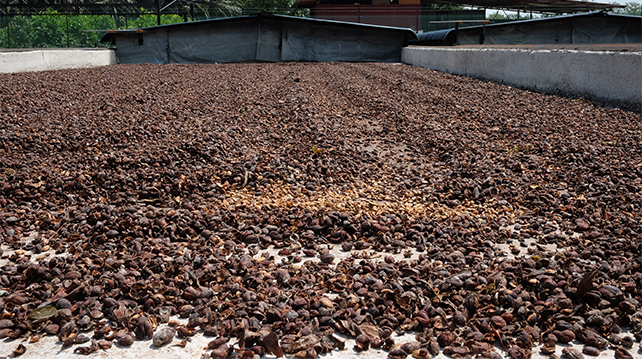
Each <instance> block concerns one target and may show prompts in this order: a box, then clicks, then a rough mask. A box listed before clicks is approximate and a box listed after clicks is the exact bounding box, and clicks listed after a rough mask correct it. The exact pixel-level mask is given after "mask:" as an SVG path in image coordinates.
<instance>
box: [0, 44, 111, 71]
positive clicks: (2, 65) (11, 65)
mask: <svg viewBox="0 0 642 359" xmlns="http://www.w3.org/2000/svg"><path fill="white" fill-rule="evenodd" d="M115 64H116V52H115V51H114V50H110V49H42V50H40V49H29V50H4V51H0V73H14V72H26V71H47V70H62V69H76V68H83V67H98V66H107V65H115Z"/></svg>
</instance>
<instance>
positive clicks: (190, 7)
mask: <svg viewBox="0 0 642 359" xmlns="http://www.w3.org/2000/svg"><path fill="white" fill-rule="evenodd" d="M189 14H190V15H191V16H192V21H194V20H196V18H195V16H194V3H190V4H189Z"/></svg>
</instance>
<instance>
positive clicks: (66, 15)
mask: <svg viewBox="0 0 642 359" xmlns="http://www.w3.org/2000/svg"><path fill="white" fill-rule="evenodd" d="M68 13H69V11H65V23H67V47H70V46H69V14H68Z"/></svg>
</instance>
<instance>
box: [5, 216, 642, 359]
mask: <svg viewBox="0 0 642 359" xmlns="http://www.w3.org/2000/svg"><path fill="white" fill-rule="evenodd" d="M505 229H507V230H511V231H514V228H512V226H508V227H507V228H505ZM558 232H559V230H558ZM576 235H579V233H576ZM526 244H527V246H525V247H524V246H521V247H520V246H518V247H517V249H519V252H517V250H515V249H514V251H515V252H514V253H512V252H511V248H510V247H509V244H506V243H504V244H496V245H495V249H496V251H498V253H500V255H499V256H500V257H502V256H503V257H505V258H506V259H518V258H523V257H528V256H529V255H530V254H529V252H528V248H529V247H533V246H535V245H537V241H536V240H534V239H530V240H528V241H526ZM1 247H2V249H3V250H4V254H5V256H7V255H11V253H12V250H11V249H9V248H8V247H7V246H5V245H2V246H1ZM331 247H332V248H331V250H330V253H332V254H333V255H334V256H335V258H336V259H335V264H336V263H338V262H340V261H341V260H344V259H347V258H349V257H351V256H352V257H356V258H379V259H380V260H383V257H384V255H386V256H392V257H393V258H395V260H396V261H411V260H416V259H417V257H418V256H419V253H418V252H417V251H415V250H414V249H411V250H410V253H405V254H403V253H397V254H391V253H377V252H374V251H371V250H363V251H357V250H352V251H350V252H345V251H343V250H341V248H340V246H338V245H334V246H331ZM545 248H546V250H547V252H545V254H547V255H551V256H552V255H554V254H555V253H556V252H557V246H556V245H555V244H550V245H546V246H545ZM501 253H503V254H501ZM26 254H29V253H26ZM50 255H54V254H53V252H50ZM270 256H272V257H274V261H275V262H276V263H279V262H281V261H284V260H285V261H287V258H285V257H284V256H281V255H279V254H278V249H275V248H270V249H268V250H266V251H260V252H259V253H258V254H256V255H255V256H254V257H255V259H258V258H260V257H266V258H267V257H270ZM35 257H36V255H32V258H35ZM40 257H41V258H42V254H41V255H40ZM306 260H313V261H316V262H318V261H319V258H303V261H306ZM4 262H5V261H4V260H2V259H0V265H4ZM172 319H173V320H178V321H179V322H180V323H181V324H185V323H187V319H181V318H178V317H173V318H172ZM165 326H167V324H162V325H159V327H158V329H161V328H163V327H165ZM158 329H157V330H158ZM83 334H85V335H86V336H88V337H91V336H92V331H88V332H84V333H83ZM415 334H416V333H414V332H408V333H406V334H405V335H402V336H398V335H396V334H393V338H394V340H395V343H407V342H412V341H414V340H415ZM335 336H337V337H339V338H340V339H341V340H344V341H345V343H346V349H344V350H342V351H339V350H334V351H332V352H330V353H328V354H325V355H320V357H322V358H326V359H385V358H387V357H388V353H387V352H385V351H383V350H381V349H370V350H368V351H366V352H361V353H359V352H357V351H355V350H354V349H353V348H354V346H355V341H354V339H351V338H347V337H345V336H343V335H341V334H339V333H335ZM213 339H214V338H213V337H206V336H204V335H203V333H202V330H201V331H199V332H198V333H197V334H196V335H195V336H194V337H192V338H190V339H188V343H187V345H186V346H185V347H180V346H178V345H176V343H178V342H179V341H180V339H178V338H176V337H175V338H174V341H173V343H172V344H168V345H165V346H163V347H161V348H157V347H155V346H154V345H153V344H152V340H151V339H147V340H142V341H134V343H133V344H132V345H131V346H130V347H122V346H120V345H118V343H116V342H115V341H114V346H113V347H112V348H111V349H109V350H108V351H103V350H98V351H97V352H95V353H92V354H90V355H88V356H87V357H90V358H109V359H112V358H113V359H121V358H122V359H141V358H154V359H170V358H195V359H198V358H200V357H201V355H202V354H203V353H204V352H210V350H205V349H204V348H205V347H207V343H208V342H209V341H211V340H213ZM19 344H23V345H24V346H25V347H26V348H27V351H26V353H25V354H23V355H22V356H21V358H60V359H64V358H81V357H85V356H84V355H81V354H78V353H74V349H75V348H76V347H79V346H88V345H89V344H90V343H85V344H82V345H74V346H71V347H67V348H63V347H62V343H61V342H60V341H59V340H58V338H57V337H55V336H45V337H42V338H41V339H40V340H39V341H38V342H36V343H31V342H30V341H29V339H18V340H10V339H5V340H2V341H0V357H1V356H3V355H4V356H7V357H9V356H10V354H11V353H12V352H13V351H14V350H15V349H16V347H17V346H18V345H19ZM229 345H230V347H232V346H236V340H235V339H232V340H231V341H230V343H229ZM539 347H541V344H540V345H537V346H536V347H535V348H534V349H533V356H532V358H534V359H546V358H552V357H551V356H549V355H544V354H541V353H540V351H539ZM565 347H569V348H575V349H577V350H579V351H581V350H582V344H581V343H579V342H577V341H575V342H573V343H571V344H569V345H557V347H556V353H555V354H556V355H557V356H558V357H561V355H562V350H563V349H564V348H565ZM496 351H497V352H498V353H500V355H501V356H502V358H509V356H508V355H507V354H506V352H505V351H503V350H502V348H501V347H500V345H499V344H498V343H496ZM630 352H631V353H632V354H633V356H634V357H635V358H642V351H640V350H638V351H637V352H636V351H635V350H630ZM614 353H615V352H614V351H613V350H604V351H602V352H601V353H600V355H599V358H613V357H614ZM287 357H294V356H291V355H287ZM264 358H266V359H274V358H275V356H274V355H266V356H265V357H264ZM409 358H410V357H409ZM433 358H435V359H446V358H450V357H449V356H446V355H444V354H443V352H440V353H439V355H437V356H434V357H433ZM589 358H591V357H589ZM255 359H256V358H255Z"/></svg>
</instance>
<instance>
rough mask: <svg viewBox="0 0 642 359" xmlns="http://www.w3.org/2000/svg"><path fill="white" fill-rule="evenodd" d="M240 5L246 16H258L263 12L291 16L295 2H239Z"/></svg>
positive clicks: (247, 0) (285, 0) (272, 0)
mask: <svg viewBox="0 0 642 359" xmlns="http://www.w3.org/2000/svg"><path fill="white" fill-rule="evenodd" d="M239 4H240V5H241V8H242V11H243V14H244V15H251V14H258V13H259V12H261V11H267V12H270V13H272V14H284V15H289V14H291V13H292V4H294V0H239Z"/></svg>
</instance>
